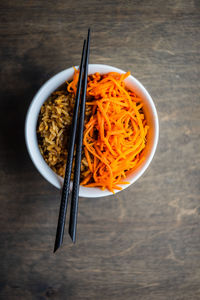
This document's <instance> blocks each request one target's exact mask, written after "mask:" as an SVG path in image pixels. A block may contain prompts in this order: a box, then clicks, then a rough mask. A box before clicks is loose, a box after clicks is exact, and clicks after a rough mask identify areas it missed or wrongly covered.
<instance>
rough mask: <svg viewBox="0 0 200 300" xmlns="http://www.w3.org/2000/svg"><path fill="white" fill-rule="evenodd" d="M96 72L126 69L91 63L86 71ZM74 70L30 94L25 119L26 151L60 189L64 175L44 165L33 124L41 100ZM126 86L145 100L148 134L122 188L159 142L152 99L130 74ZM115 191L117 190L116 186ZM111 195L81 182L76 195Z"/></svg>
mask: <svg viewBox="0 0 200 300" xmlns="http://www.w3.org/2000/svg"><path fill="white" fill-rule="evenodd" d="M95 72H99V73H100V74H106V73H108V72H118V73H125V71H123V70H120V69H118V68H115V67H112V66H108V65H101V64H90V65H89V70H88V73H89V74H93V73H95ZM73 74H74V69H73V68H72V67H71V68H69V69H66V70H64V71H62V72H60V73H58V74H56V75H55V76H53V77H52V78H50V79H49V80H48V81H47V82H46V83H45V84H44V85H43V86H42V87H41V88H40V89H39V91H38V92H37V94H36V95H35V97H34V98H33V100H32V102H31V104H30V107H29V109H28V112H27V116H26V122H25V140H26V145H27V149H28V152H29V155H30V157H31V159H32V161H33V163H34V165H35V166H36V168H37V169H38V171H39V172H40V173H41V175H42V176H43V177H44V178H45V179H46V180H47V181H49V182H50V183H51V184H53V185H54V186H55V187H57V188H59V189H61V188H62V184H63V179H62V178H61V177H60V176H58V175H57V174H56V173H54V172H53V171H52V170H51V168H50V167H49V166H48V165H47V163H46V162H45V160H44V159H43V157H42V155H41V153H40V150H39V147H38V142H37V134H36V127H37V121H38V116H39V112H40V109H41V106H42V104H43V103H44V102H45V100H47V98H48V97H49V96H50V94H51V93H52V92H53V91H55V90H56V89H57V88H58V87H59V86H60V85H62V84H63V83H64V82H65V81H66V80H67V81H69V80H71V79H72V77H73ZM125 83H126V86H127V87H128V88H129V89H131V90H134V91H135V92H136V94H137V95H138V96H140V97H141V98H142V100H143V103H144V107H143V110H144V114H145V117H146V120H147V123H148V125H149V126H150V129H149V132H148V135H147V144H146V147H145V149H144V156H145V160H144V161H143V162H142V163H141V164H140V166H139V167H138V168H137V169H136V170H135V171H134V172H133V173H131V174H130V175H129V176H127V179H126V181H129V182H130V184H126V185H122V191H123V190H124V189H126V188H127V187H129V186H130V185H131V184H133V183H134V182H136V180H138V179H139V178H140V177H141V176H142V174H143V173H144V172H145V170H146V169H147V168H148V166H149V164H150V162H151V161H152V159H153V156H154V154H155V151H156V147H157V143H158V136H159V124H158V115H157V111H156V108H155V105H154V102H153V100H152V98H151V96H150V95H149V93H148V91H147V90H146V89H145V87H144V86H143V85H142V84H141V83H140V82H139V81H138V80H137V79H136V78H134V77H133V76H129V77H128V78H127V79H126V80H125ZM115 192H116V193H118V192H119V191H118V190H116V191H115ZM108 195H112V193H111V192H109V191H108V190H104V191H102V190H101V189H100V188H87V187H82V186H80V191H79V196H81V197H92V198H95V197H104V196H108Z"/></svg>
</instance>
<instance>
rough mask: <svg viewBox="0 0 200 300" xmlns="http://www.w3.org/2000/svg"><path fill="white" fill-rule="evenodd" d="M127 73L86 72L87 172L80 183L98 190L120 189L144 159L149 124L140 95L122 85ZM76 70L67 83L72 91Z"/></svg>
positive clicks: (74, 88) (85, 142)
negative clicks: (87, 118)
mask: <svg viewBox="0 0 200 300" xmlns="http://www.w3.org/2000/svg"><path fill="white" fill-rule="evenodd" d="M129 75H130V72H127V73H126V74H119V73H115V72H110V73H108V74H105V75H100V74H99V73H95V74H93V75H90V76H88V84H87V102H86V105H91V106H92V115H91V117H90V119H89V121H88V122H87V123H86V124H85V129H84V137H83V149H84V152H85V157H86V159H87V162H88V167H89V170H88V173H87V176H86V177H85V178H84V180H83V181H82V182H81V185H83V186H87V187H100V188H101V189H102V190H104V189H106V188H107V189H108V190H109V191H111V192H113V193H114V190H115V189H117V190H121V189H122V188H121V186H119V185H121V184H128V183H129V182H127V181H125V180H124V179H125V178H126V176H127V175H128V174H129V173H131V172H132V171H133V170H134V169H135V168H137V166H138V165H139V164H140V163H141V161H142V160H143V159H144V157H143V155H142V152H143V149H144V148H145V145H146V135H147V131H148V129H149V127H148V126H147V124H146V120H145V116H144V113H143V110H142V107H143V104H142V99H141V98H139V97H138V96H137V95H136V94H135V93H134V92H133V91H130V90H128V89H127V88H126V86H125V83H124V80H125V78H127V77H128V76H129ZM77 82H78V71H77V70H76V69H75V73H74V78H73V80H72V82H70V84H69V85H68V91H69V92H72V93H74V94H75V93H76V88H77Z"/></svg>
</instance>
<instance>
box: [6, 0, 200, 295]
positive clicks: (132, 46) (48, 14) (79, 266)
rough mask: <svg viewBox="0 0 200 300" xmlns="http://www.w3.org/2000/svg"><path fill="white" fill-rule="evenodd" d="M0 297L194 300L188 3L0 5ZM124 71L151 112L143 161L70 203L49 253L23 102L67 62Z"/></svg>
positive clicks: (195, 156) (195, 90)
mask: <svg viewBox="0 0 200 300" xmlns="http://www.w3.org/2000/svg"><path fill="white" fill-rule="evenodd" d="M0 6H1V10H0V14H1V36H0V45H1V70H0V73H1V99H0V124H1V131H0V141H1V142H0V205H1V209H0V257H1V268H0V299H8V300H9V299H12V300H15V299H26V300H29V299H68V300H71V299H73V300H76V299H81V300H82V299H99V300H100V299H142V300H143V299H144V300H146V299H148V300H149V299H152V300H156V299H175V300H176V299H200V196H199V195H200V182H199V179H200V151H199V150H200V142H199V137H200V121H199V117H200V99H199V88H200V81H199V78H200V67H199V65H200V64H199V63H200V51H199V49H200V34H199V33H200V32H199V28H200V2H199V1H198V0H193V1H187V0H183V1H181V0H180V1H179V0H175V1H172V0H170V1H165V0H155V1H146V0H142V1H131V0H129V1H121V0H115V1H111V0H104V1H97V0H85V1H82V2H81V1H80V2H79V1H69V0H60V1H39V0H34V1H32V0H30V1H24V0H18V1H11V0H7V1H4V0H3V1H1V4H0ZM89 26H91V30H92V37H91V38H92V40H91V55H90V63H102V64H108V65H113V66H116V67H119V68H122V69H124V70H130V71H131V72H132V74H133V75H134V76H135V77H136V78H138V79H139V80H140V81H141V82H142V83H143V84H144V86H145V87H146V88H147V89H148V91H149V92H150V94H151V96H152V98H153V99H154V102H155V105H156V107H157V110H158V115H159V123H160V138H159V145H158V148H157V152H156V155H155V158H154V160H153V162H152V163H151V166H150V167H149V169H148V170H147V171H146V172H145V174H144V175H143V176H142V178H140V179H139V180H138V181H137V182H136V183H135V184H134V185H132V186H131V187H129V188H128V189H127V190H125V191H123V192H122V193H119V194H116V195H113V196H109V197H105V198H100V199H86V198H81V199H80V202H79V216H78V240H77V243H76V244H75V245H73V244H72V243H71V241H70V238H69V237H68V235H67V234H66V236H65V239H64V244H63V247H62V248H61V249H60V250H59V251H58V252H57V253H56V254H53V251H52V250H53V245H54V238H55V231H56V223H57V216H58V209H59V203H60V193H59V191H58V190H57V189H56V188H54V187H53V186H51V185H50V184H49V183H48V182H47V181H45V179H44V178H42V177H41V175H40V174H39V173H38V172H37V170H36V169H35V167H34V166H33V164H32V162H31V160H30V158H29V155H28V153H27V150H26V147H25V142H24V120H25V115H26V111H27V109H28V106H29V104H30V102H31V99H32V97H33V96H34V94H35V93H36V91H37V90H38V89H39V87H40V86H41V85H42V84H43V83H44V82H45V81H46V80H48V79H49V78H50V77H51V76H53V75H54V74H56V73H57V72H59V71H61V70H63V69H65V68H68V67H70V66H72V65H76V64H79V60H80V54H81V48H82V41H83V39H84V37H85V36H86V33H87V28H88V27H89Z"/></svg>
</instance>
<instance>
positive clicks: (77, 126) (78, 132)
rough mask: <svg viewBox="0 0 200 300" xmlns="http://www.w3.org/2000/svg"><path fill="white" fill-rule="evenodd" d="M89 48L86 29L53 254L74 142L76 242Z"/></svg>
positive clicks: (60, 238)
mask: <svg viewBox="0 0 200 300" xmlns="http://www.w3.org/2000/svg"><path fill="white" fill-rule="evenodd" d="M89 48H90V29H88V36H87V42H86V40H84V43H83V50H82V58H81V64H80V68H79V80H78V87H77V92H76V98H75V105H74V111H73V120H72V125H71V133H70V143H69V146H68V155H67V164H66V169H65V177H64V183H63V188H62V197H61V203H60V211H59V217H58V225H57V232H56V239H55V246H54V252H56V250H57V249H58V248H59V247H60V246H61V245H62V242H63V236H64V229H65V219H66V213H67V204H68V198H69V191H70V179H71V172H72V162H73V154H74V146H75V142H76V156H75V168H74V180H73V189H72V198H71V211H70V220H69V235H70V237H71V239H72V241H73V243H75V241H76V224H77V214H78V196H79V184H80V168H81V152H82V141H83V127H84V117H85V101H86V90H87V76H88V61H89ZM79 104H80V105H79ZM79 106H80V111H79ZM78 115H79V117H78Z"/></svg>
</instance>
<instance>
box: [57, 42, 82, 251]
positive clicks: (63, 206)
mask: <svg viewBox="0 0 200 300" xmlns="http://www.w3.org/2000/svg"><path fill="white" fill-rule="evenodd" d="M85 54H86V41H85V40H84V43H83V50H82V57H81V65H80V72H79V80H78V87H77V92H76V99H75V105H74V111H73V120H72V125H71V132H70V143H69V146H68V155H67V163H66V169H65V177H64V182H63V188H62V197H61V203H60V211H59V217H58V225H57V232H56V239H55V245H54V252H56V250H57V249H58V248H59V247H60V246H61V245H62V242H63V236H64V229H65V219H66V213H67V204H68V196H69V191H70V178H71V171H72V162H73V154H74V145H75V139H76V129H77V120H78V112H79V103H80V95H81V88H82V75H83V68H84V65H85Z"/></svg>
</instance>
